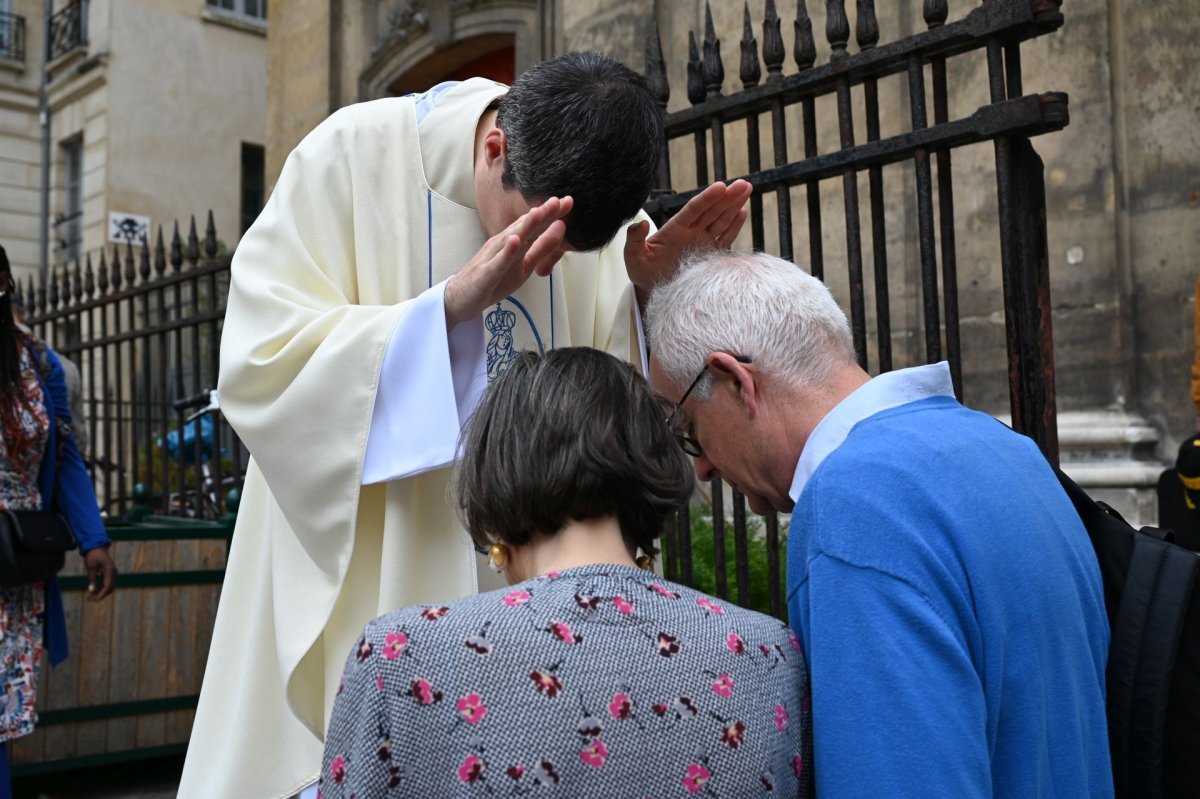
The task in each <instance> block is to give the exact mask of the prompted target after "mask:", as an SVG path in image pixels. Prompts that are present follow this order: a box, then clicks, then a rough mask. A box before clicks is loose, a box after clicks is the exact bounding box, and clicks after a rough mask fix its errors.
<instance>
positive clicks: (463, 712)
mask: <svg viewBox="0 0 1200 799" xmlns="http://www.w3.org/2000/svg"><path fill="white" fill-rule="evenodd" d="M454 709H455V710H457V711H458V715H460V716H462V717H463V721H465V722H467V723H468V724H478V723H479V722H480V721H482V720H483V717H484V716H485V715H487V705H485V704H484V703H483V698H482V697H481V696H480V695H479V694H468V695H467V696H464V697H463V698H462V699H460V700H458V703H457V704H456V705H455V706H454Z"/></svg>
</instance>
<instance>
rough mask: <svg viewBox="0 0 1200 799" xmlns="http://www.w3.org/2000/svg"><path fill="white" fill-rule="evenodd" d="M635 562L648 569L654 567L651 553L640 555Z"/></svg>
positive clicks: (639, 566) (641, 567)
mask: <svg viewBox="0 0 1200 799" xmlns="http://www.w3.org/2000/svg"><path fill="white" fill-rule="evenodd" d="M635 562H636V563H637V565H638V568H640V569H645V570H646V571H651V570H653V569H654V558H652V557H650V556H649V555H639V556H638V559H637V560H636V561H635Z"/></svg>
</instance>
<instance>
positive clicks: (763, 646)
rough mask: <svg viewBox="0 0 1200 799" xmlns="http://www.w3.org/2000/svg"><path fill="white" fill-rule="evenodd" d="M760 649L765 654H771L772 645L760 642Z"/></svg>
mask: <svg viewBox="0 0 1200 799" xmlns="http://www.w3.org/2000/svg"><path fill="white" fill-rule="evenodd" d="M758 651H759V652H762V653H763V654H764V655H769V654H771V647H769V646H767V645H766V644H759V645H758Z"/></svg>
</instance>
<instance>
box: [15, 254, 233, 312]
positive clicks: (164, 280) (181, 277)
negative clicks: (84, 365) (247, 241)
mask: <svg viewBox="0 0 1200 799" xmlns="http://www.w3.org/2000/svg"><path fill="white" fill-rule="evenodd" d="M231 261H232V259H231V258H229V257H225V258H220V259H218V260H215V261H213V262H211V263H208V264H205V265H203V266H197V267H196V271H195V273H194V274H193V273H192V272H191V271H190V270H189V271H188V272H186V273H181V274H174V275H166V276H164V277H159V278H155V279H154V280H150V281H146V282H145V283H139V284H138V285H137V286H135V287H132V288H127V289H122V290H121V291H118V292H113V293H112V294H108V295H106V296H105V297H102V298H100V299H97V300H88V301H87V302H81V303H78V304H76V305H71V306H69V307H65V308H63V309H62V310H59V311H50V312H48V313H45V314H39V315H38V322H39V323H49V322H54V321H58V320H60V319H63V318H66V317H68V316H74V315H77V314H79V313H81V312H83V311H86V310H87V309H88V308H97V307H100V306H102V305H107V304H110V303H111V302H113V301H115V300H123V299H126V298H128V297H137V296H141V295H149V294H151V293H153V292H155V291H158V290H159V289H160V288H163V287H164V286H171V285H172V284H174V283H181V282H183V281H185V280H191V279H192V277H201V276H203V275H207V274H210V273H221V272H228V271H229V269H230V263H231Z"/></svg>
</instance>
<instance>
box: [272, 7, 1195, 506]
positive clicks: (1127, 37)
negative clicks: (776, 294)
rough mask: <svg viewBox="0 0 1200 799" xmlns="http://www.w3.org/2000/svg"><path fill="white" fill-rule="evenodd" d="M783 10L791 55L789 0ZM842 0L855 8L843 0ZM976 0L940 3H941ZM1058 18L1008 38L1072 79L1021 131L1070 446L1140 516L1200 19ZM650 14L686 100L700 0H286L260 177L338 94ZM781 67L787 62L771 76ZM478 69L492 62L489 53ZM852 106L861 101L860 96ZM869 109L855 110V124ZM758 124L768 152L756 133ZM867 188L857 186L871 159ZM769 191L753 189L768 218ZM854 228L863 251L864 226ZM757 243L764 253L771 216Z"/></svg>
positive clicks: (911, 313) (904, 256)
mask: <svg viewBox="0 0 1200 799" xmlns="http://www.w3.org/2000/svg"><path fill="white" fill-rule="evenodd" d="M281 5H282V4H281ZM777 5H778V10H779V15H780V16H781V17H782V19H783V20H784V27H783V30H784V40H785V45H786V47H787V48H788V52H789V54H790V52H791V46H792V41H793V39H792V32H791V27H792V23H791V20H793V19H794V18H795V15H796V0H781V1H780V2H779V3H778V4H777ZM844 5H845V6H847V7H848V8H847V11H848V14H849V16H850V20H851V24H852V25H853V23H854V19H855V9H854V6H855V4H854V3H845V4H844ZM876 5H877V6H878V19H879V27H880V30H881V38H880V42H881V43H886V42H889V41H894V40H896V39H899V38H902V37H904V36H906V35H909V34H912V33H915V32H918V31H921V30H924V29H925V24H926V23H925V21H924V19H923V16H922V5H923V4H922V3H921V2H916V0H911V1H910V0H905V2H899V3H877V4H876ZM976 5H978V3H976V2H971V0H957V1H952V2H950V3H949V13H950V19H951V20H955V19H958V18H961V17H962V16H964V15H965V14H967V13H968V12H969V11H970V10H971V9H972V8H973V7H974V6H976ZM749 9H750V14H751V18H752V20H753V26H754V30H755V33H756V36H757V37H758V38H759V43H760V47H761V41H762V38H761V23H762V17H763V2H762V0H752V2H751V3H750V4H749ZM807 10H808V12H809V14H810V16H811V18H812V23H813V28H814V30H815V31H816V32H817V41H818V63H822V62H823V61H825V60H827V59H828V57H829V49H828V47H827V46H825V45H824V42H823V36H822V33H823V31H824V30H825V3H816V2H811V0H810V1H809V2H808V3H807ZM743 13H744V8H743V3H741V2H726V1H725V0H714V2H712V14H713V18H714V26H715V29H716V31H717V33H718V36H720V38H721V39H722V48H723V49H722V52H723V54H724V58H725V64H726V70H725V75H726V77H725V84H724V92H725V93H726V94H728V93H732V92H735V91H737V90H738V88H740V83H739V82H738V78H737V62H738V57H739V56H738V40H739V39H740V38H741V32H742V21H743ZM1063 13H1064V14H1065V18H1066V22H1065V25H1064V27H1063V28H1062V29H1061V30H1059V31H1058V32H1056V33H1054V34H1051V35H1049V36H1045V37H1042V38H1040V39H1037V40H1035V41H1033V42H1030V43H1028V44H1027V45H1026V46H1025V47H1024V48H1023V53H1024V56H1023V70H1024V76H1025V79H1024V91H1025V92H1026V93H1033V92H1044V91H1051V90H1056V91H1065V92H1067V93H1068V94H1069V95H1070V113H1071V124H1070V125H1069V126H1068V127H1067V128H1066V129H1065V130H1063V131H1061V132H1059V133H1055V134H1051V135H1047V136H1044V137H1041V138H1038V139H1035V140H1034V146H1035V147H1036V148H1037V150H1038V152H1039V153H1040V154H1041V156H1042V158H1043V159H1044V161H1045V164H1046V190H1047V204H1048V226H1049V242H1050V257H1051V263H1050V270H1051V286H1052V289H1051V290H1052V299H1053V303H1054V346H1055V360H1056V365H1057V390H1058V407H1059V410H1060V436H1061V443H1062V447H1063V458H1064V462H1066V463H1067V464H1068V467H1069V471H1071V472H1072V473H1073V474H1075V475H1076V476H1077V477H1078V478H1079V479H1080V480H1081V482H1084V483H1085V484H1087V485H1088V486H1090V487H1091V488H1093V489H1094V490H1096V491H1098V492H1100V493H1101V494H1103V495H1104V496H1106V498H1108V499H1110V500H1111V501H1113V502H1114V503H1115V504H1117V505H1118V506H1120V507H1123V508H1124V509H1126V510H1127V511H1129V512H1131V513H1132V514H1133V515H1134V516H1135V517H1137V518H1141V519H1144V520H1151V519H1152V518H1153V483H1154V480H1155V479H1156V478H1157V475H1158V473H1159V472H1161V470H1162V468H1163V464H1164V461H1169V460H1171V459H1172V458H1173V452H1174V447H1175V445H1176V444H1177V443H1178V442H1179V441H1180V440H1181V439H1182V438H1183V437H1185V436H1187V435H1190V434H1191V432H1192V431H1193V430H1194V429H1195V413H1194V409H1193V408H1192V406H1191V404H1190V401H1189V394H1188V385H1189V377H1188V373H1189V365H1190V362H1191V360H1192V357H1193V354H1194V353H1193V347H1194V344H1193V339H1192V313H1193V308H1194V288H1195V284H1196V277H1197V274H1198V273H1200V268H1198V261H1197V256H1196V253H1197V251H1200V125H1197V119H1198V116H1197V112H1198V111H1200V106H1198V105H1197V103H1198V102H1200V100H1198V99H1197V98H1200V77H1198V76H1200V71H1198V70H1197V69H1196V60H1195V56H1194V45H1193V44H1192V43H1193V42H1194V41H1195V39H1196V38H1197V37H1198V36H1200V6H1197V5H1196V4H1195V3H1194V2H1192V1H1191V0H1165V1H1164V2H1161V3H1152V4H1146V3H1134V2H1133V0H1076V1H1075V2H1071V3H1067V4H1065V5H1064V7H1063ZM652 23H656V24H657V27H658V29H659V31H660V32H661V40H662V47H663V52H664V56H665V60H666V63H667V67H668V75H669V79H670V83H671V96H670V102H669V106H668V110H669V111H673V110H677V109H680V108H684V107H686V106H687V105H688V100H687V97H686V91H685V85H686V78H685V65H686V62H687V52H688V33H689V31H695V32H696V34H697V38H700V37H702V35H703V31H704V24H705V2H704V0H444V1H443V2H433V1H432V0H429V1H423V0H331V1H330V2H328V3H326V2H318V0H294V1H293V2H289V3H287V4H286V6H285V7H282V8H274V7H273V10H272V17H271V31H270V35H269V37H268V47H267V49H268V112H269V113H268V116H269V119H268V125H267V128H268V132H267V141H268V147H267V164H268V168H267V172H268V176H269V177H268V180H269V181H270V180H273V177H274V176H275V175H277V174H278V170H279V168H280V167H281V166H282V162H283V159H284V158H285V157H286V155H287V153H288V151H289V150H290V149H291V148H292V147H293V146H294V145H295V144H296V143H297V142H298V141H299V139H300V138H301V137H302V136H303V135H304V134H305V133H306V132H307V131H308V130H310V129H311V128H312V127H313V126H314V125H315V124H316V123H318V122H319V121H320V120H321V119H323V118H324V117H325V116H326V115H327V114H329V113H330V112H331V111H332V110H334V109H336V108H338V107H340V106H342V105H345V104H347V103H352V102H358V101H362V100H369V99H374V98H377V97H382V96H386V95H389V94H398V93H405V92H408V91H413V90H417V89H420V88H423V87H426V86H429V85H432V84H433V83H436V82H437V81H439V80H443V79H446V78H448V77H454V76H457V75H458V74H459V73H460V72H461V71H462V70H464V69H469V68H470V67H471V66H472V65H475V66H482V67H488V68H494V67H495V66H496V64H495V62H496V61H497V60H500V61H507V62H509V63H511V67H512V69H513V70H514V71H515V72H517V73H519V72H520V71H521V70H523V69H525V68H527V67H528V66H529V65H531V64H533V63H536V62H537V61H538V60H540V59H542V58H545V57H547V56H550V55H554V54H557V53H561V52H566V51H569V50H575V49H596V50H601V51H604V52H607V53H610V54H612V55H615V56H617V57H618V58H621V59H622V60H624V61H626V62H627V63H629V64H630V65H631V66H633V67H634V68H635V69H638V70H642V69H644V67H645V63H644V61H645V56H644V43H645V39H646V35H647V33H648V32H649V31H650V30H651V27H652ZM853 48H854V45H853V39H852V42H851V50H852V51H853ZM489 58H490V59H491V60H490V61H489V60H488V59H489ZM489 65H490V66H489ZM795 69H796V67H795V65H794V62H792V61H791V59H790V57H789V61H788V64H787V65H786V66H785V74H789V73H790V72H793V71H795ZM476 71H477V72H480V73H481V74H489V73H488V71H487V69H486V68H480V69H477V70H476ZM903 81H904V78H903V76H898V77H897V79H896V82H895V83H894V84H893V83H892V82H891V81H890V79H889V80H888V81H884V82H882V83H881V85H880V96H881V112H882V117H883V118H882V127H883V134H884V135H885V136H887V135H890V134H892V133H899V132H903V131H906V130H908V120H909V119H910V116H909V113H910V112H909V107H908V97H907V91H906V89H905V84H904V83H903ZM949 81H950V97H951V100H950V114H951V118H955V117H958V116H965V115H967V114H969V113H971V112H972V111H973V110H974V109H975V108H977V107H979V106H981V105H983V104H985V103H986V102H987V92H988V86H987V72H986V65H985V63H984V60H983V58H982V57H980V58H978V59H975V60H970V59H964V60H961V61H953V60H952V61H951V66H950V69H949ZM856 103H857V104H858V105H859V106H860V107H859V108H858V110H857V111H856V113H858V114H861V113H862V109H861V96H856ZM817 115H818V120H819V123H818V138H819V140H820V142H821V152H827V151H829V150H831V149H834V148H836V147H837V142H838V137H837V115H836V111H835V109H834V108H833V103H832V99H831V98H822V99H821V100H819V101H818V108H817ZM788 121H789V130H790V131H793V132H797V131H799V129H800V127H799V125H800V121H799V117H798V114H795V115H793V116H791V117H789V120H788ZM862 124H863V123H862V120H861V117H860V118H859V120H858V129H859V130H862ZM725 135H726V148H727V151H728V153H729V174H730V175H738V174H742V173H744V171H745V169H746V160H745V155H744V153H745V145H744V141H745V136H746V134H745V129H744V126H738V125H728V126H727V130H726V133H725ZM739 137H741V138H740V142H739ZM791 138H792V140H791V141H789V153H790V155H791V157H792V158H796V157H798V156H797V154H796V153H797V150H798V149H799V141H798V140H799V135H798V133H793V134H792V137H791ZM763 140H764V144H763V147H764V155H763V157H764V161H766V160H767V159H769V158H770V157H771V156H770V149H769V148H770V142H769V135H767V134H764V136H763ZM672 155H673V158H672V169H673V173H672V180H673V188H675V189H679V190H685V189H688V188H690V187H691V186H692V185H693V182H694V175H695V171H694V167H692V166H690V165H689V159H690V158H691V156H690V154H688V153H685V151H684V149H683V148H682V145H676V146H673V148H672ZM884 182H885V194H886V207H887V214H888V218H889V223H888V224H889V227H888V252H889V262H890V264H892V265H893V266H892V269H893V272H894V274H893V277H892V278H891V280H892V283H891V287H890V294H891V297H892V307H893V311H892V313H893V349H894V351H895V353H896V359H897V365H899V366H903V365H907V364H910V363H916V362H919V361H920V359H921V355H922V352H923V350H922V349H921V335H920V332H919V331H920V313H921V310H920V306H921V297H920V289H919V277H918V274H917V270H918V267H917V263H918V258H917V243H916V199H915V190H914V184H913V176H912V168H911V164H898V165H895V166H891V167H886V168H885V170H884ZM995 185H996V184H995V172H994V156H993V153H992V148H991V145H982V146H978V147H974V148H965V149H963V150H959V151H956V155H955V161H954V192H955V203H956V210H957V215H956V221H957V225H958V231H957V251H958V264H959V267H958V271H959V302H960V306H961V312H962V335H963V351H964V372H965V385H966V387H967V388H966V398H965V399H966V401H967V402H968V403H969V404H971V405H973V406H976V407H980V408H982V409H984V410H987V411H990V412H993V413H996V414H997V415H1001V416H1002V415H1003V414H1004V413H1005V412H1006V409H1007V383H1006V375H1007V372H1006V365H1007V364H1006V357H1005V343H1004V323H1003V315H1002V305H1001V301H1000V296H1001V290H1002V289H1001V281H1000V267H999V238H998V233H997V222H996V218H997V209H996V189H995ZM802 191H803V190H802V189H797V190H795V191H794V201H793V209H796V208H800V207H802V200H801V197H802V194H801V192H802ZM860 195H861V196H863V197H865V196H866V175H865V174H863V175H860ZM822 200H823V204H824V207H825V208H826V213H825V214H824V217H825V220H826V224H825V227H824V235H823V238H824V242H825V253H826V274H827V276H828V280H829V282H830V284H831V286H832V287H833V289H834V291H835V293H839V294H840V295H841V296H843V297H844V296H845V294H846V286H845V282H846V279H845V276H844V268H843V269H841V270H840V271H839V268H838V266H837V263H838V261H837V259H838V257H839V253H844V248H845V238H844V231H843V229H842V228H841V227H839V225H841V224H842V223H841V221H840V220H841V218H842V210H841V206H842V198H841V186H840V181H826V182H825V183H823V184H822ZM771 203H772V200H771V199H770V198H767V206H768V207H767V213H766V217H767V218H768V219H770V218H771V216H772V214H773V213H774V212H773V207H772V206H771ZM796 218H797V221H798V222H799V221H800V220H801V217H799V216H797V217H796ZM862 223H863V225H864V229H866V226H868V225H869V217H868V216H867V212H866V211H865V210H864V211H863V216H862ZM796 227H797V232H796V233H795V238H796V240H795V242H794V245H795V252H796V253H797V259H798V260H800V261H801V265H803V261H802V258H801V255H800V254H802V253H805V252H807V245H806V244H805V242H804V240H803V236H804V235H805V233H804V231H803V225H802V224H797V225H796ZM772 237H774V238H772ZM743 238H744V241H740V242H739V246H743V247H749V246H750V242H749V238H748V236H745V235H744V236H743ZM863 238H864V252H863V257H864V263H868V264H869V263H870V260H871V252H870V242H869V238H870V237H869V236H868V235H864V237H863ZM766 246H767V249H768V250H773V251H778V250H777V249H776V248H777V247H778V237H777V234H776V233H775V232H774V231H773V230H772V229H771V226H770V225H768V226H767V243H766ZM869 291H870V287H868V292H869ZM869 303H870V298H869V297H868V304H869ZM870 333H871V336H872V337H873V336H874V331H870ZM872 361H874V359H872Z"/></svg>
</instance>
